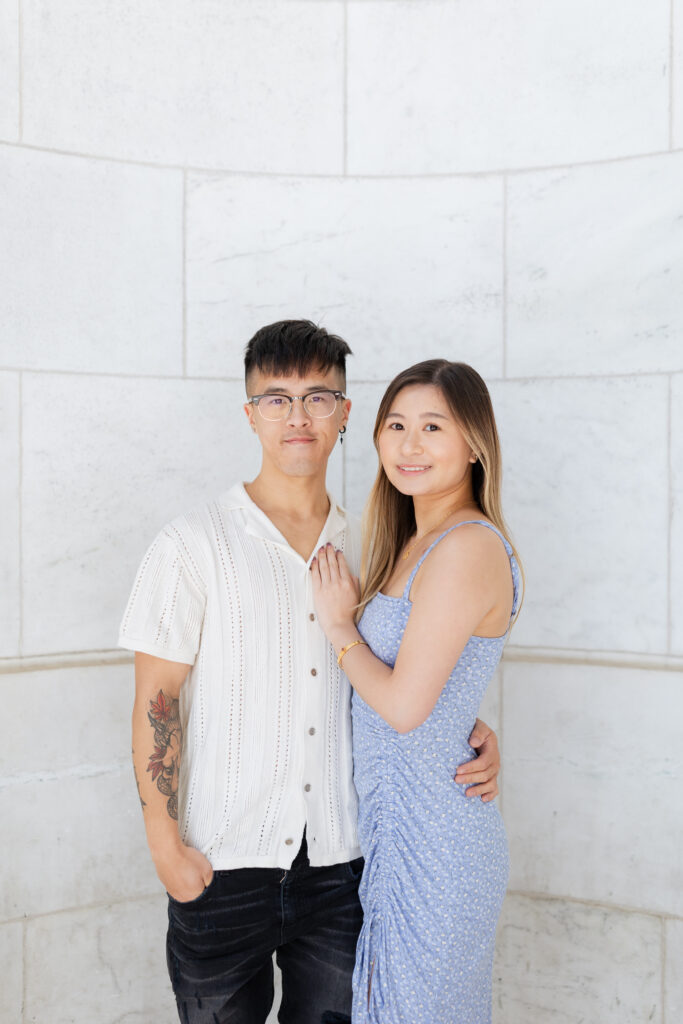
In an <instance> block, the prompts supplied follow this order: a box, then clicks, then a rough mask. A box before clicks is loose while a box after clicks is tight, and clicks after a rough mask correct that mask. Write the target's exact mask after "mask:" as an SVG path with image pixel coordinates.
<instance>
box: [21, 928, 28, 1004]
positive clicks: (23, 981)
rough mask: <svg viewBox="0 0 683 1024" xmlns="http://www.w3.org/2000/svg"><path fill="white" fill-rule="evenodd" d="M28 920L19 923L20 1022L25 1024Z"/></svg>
mask: <svg viewBox="0 0 683 1024" xmlns="http://www.w3.org/2000/svg"><path fill="white" fill-rule="evenodd" d="M27 931H28V920H27V919H26V918H25V917H24V918H23V919H22V922H21V1020H22V1024H26V1012H27V1011H26V1003H27V999H26V989H27V982H28V979H27V977H26V974H27V971H26V946H27V938H28V937H27V934H26V933H27Z"/></svg>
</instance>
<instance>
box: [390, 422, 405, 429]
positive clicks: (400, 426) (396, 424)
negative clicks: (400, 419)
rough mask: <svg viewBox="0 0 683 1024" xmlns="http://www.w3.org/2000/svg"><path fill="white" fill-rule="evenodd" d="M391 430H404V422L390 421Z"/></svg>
mask: <svg viewBox="0 0 683 1024" xmlns="http://www.w3.org/2000/svg"><path fill="white" fill-rule="evenodd" d="M389 430H403V424H402V423H390V424H389Z"/></svg>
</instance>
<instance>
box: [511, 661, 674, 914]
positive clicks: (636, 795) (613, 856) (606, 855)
mask: <svg viewBox="0 0 683 1024" xmlns="http://www.w3.org/2000/svg"><path fill="white" fill-rule="evenodd" d="M503 706H504V735H505V773H504V779H503V798H504V807H505V826H506V829H507V832H508V837H509V841H510V850H511V860H512V874H511V879H510V888H512V889H519V890H524V891H527V892H541V893H552V894H556V895H563V896H569V897H574V898H577V899H587V900H597V901H599V902H601V903H606V904H613V905H615V904H616V905H621V906H626V907H634V908H642V909H644V910H651V911H659V912H662V913H667V914H676V915H679V916H681V915H683V860H682V859H681V856H680V851H681V849H683V805H682V804H681V800H680V779H681V775H682V774H683V751H682V749H681V743H680V722H681V718H682V716H683V687H682V686H681V680H680V677H679V676H678V675H677V674H676V673H673V672H656V671H645V670H640V669H619V668H597V667H591V666H579V665H541V664H520V663H511V664H507V665H506V666H505V675H504V696H503Z"/></svg>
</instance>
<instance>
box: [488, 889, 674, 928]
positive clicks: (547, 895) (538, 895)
mask: <svg viewBox="0 0 683 1024" xmlns="http://www.w3.org/2000/svg"><path fill="white" fill-rule="evenodd" d="M505 895H506V896H522V897H524V899H527V900H545V901H546V902H549V903H570V904H572V906H579V907H594V908H595V909H596V910H607V911H609V912H610V913H619V914H638V915H640V916H641V917H654V918H656V919H657V920H658V921H683V918H682V917H680V916H679V915H677V914H667V913H666V911H664V910H647V909H646V908H644V907H637V906H633V905H629V904H626V903H605V902H604V901H603V900H592V899H588V898H583V897H581V896H569V895H567V894H566V893H555V892H537V891H535V890H533V889H528V890H527V889H508V890H507V891H506V893H505Z"/></svg>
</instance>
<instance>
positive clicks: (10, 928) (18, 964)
mask: <svg viewBox="0 0 683 1024" xmlns="http://www.w3.org/2000/svg"><path fill="white" fill-rule="evenodd" d="M22 933H23V925H22V924H20V923H16V924H5V925H2V927H0V961H1V962H2V985H0V1020H1V1021H6V1024H18V1022H19V1021H21V1015H22V1013H23V1006H22V995H23V991H22V989H23V968H24V957H23V950H22V943H23V937H22Z"/></svg>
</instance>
